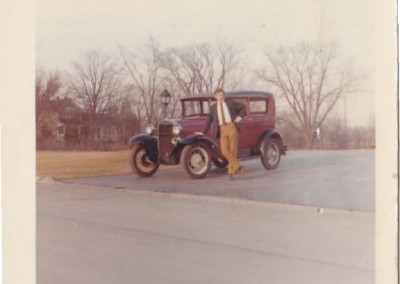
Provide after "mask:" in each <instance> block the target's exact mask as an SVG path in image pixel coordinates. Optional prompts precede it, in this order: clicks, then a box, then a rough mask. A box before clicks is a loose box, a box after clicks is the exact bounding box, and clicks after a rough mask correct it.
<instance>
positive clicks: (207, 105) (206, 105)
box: [202, 101, 210, 114]
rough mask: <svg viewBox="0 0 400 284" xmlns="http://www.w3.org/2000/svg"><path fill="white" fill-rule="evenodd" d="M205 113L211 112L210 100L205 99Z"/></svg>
mask: <svg viewBox="0 0 400 284" xmlns="http://www.w3.org/2000/svg"><path fill="white" fill-rule="evenodd" d="M202 103H203V114H209V113H210V102H209V101H203V102H202Z"/></svg>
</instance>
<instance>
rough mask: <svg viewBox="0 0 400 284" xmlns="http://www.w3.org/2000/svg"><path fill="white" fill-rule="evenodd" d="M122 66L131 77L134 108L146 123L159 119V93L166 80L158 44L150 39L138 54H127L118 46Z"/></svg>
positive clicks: (160, 112)
mask: <svg viewBox="0 0 400 284" xmlns="http://www.w3.org/2000/svg"><path fill="white" fill-rule="evenodd" d="M120 53H121V56H122V59H123V62H124V66H125V68H126V70H127V71H128V74H129V77H130V78H131V79H132V84H131V85H132V93H133V96H134V102H135V105H136V109H137V110H138V111H139V112H140V115H139V116H140V117H145V119H146V121H147V123H155V122H157V121H158V120H159V119H160V116H161V114H162V111H161V110H160V101H159V95H160V93H161V92H162V90H163V89H164V88H165V87H166V84H167V81H166V80H165V76H164V75H163V70H162V67H161V60H160V57H161V53H160V48H159V46H158V44H157V43H156V42H155V41H154V40H153V39H150V40H149V42H148V44H147V45H146V48H145V50H144V51H142V52H140V54H134V53H131V54H130V55H128V54H127V53H126V52H124V51H123V50H122V48H121V47H120Z"/></svg>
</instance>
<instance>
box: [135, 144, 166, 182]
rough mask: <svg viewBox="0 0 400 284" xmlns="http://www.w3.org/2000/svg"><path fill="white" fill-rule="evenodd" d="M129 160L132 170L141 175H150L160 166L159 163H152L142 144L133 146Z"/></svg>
mask: <svg viewBox="0 0 400 284" xmlns="http://www.w3.org/2000/svg"><path fill="white" fill-rule="evenodd" d="M129 162H130V165H131V169H132V171H133V172H134V173H135V174H137V175H139V176H141V177H150V176H152V175H153V174H154V173H155V172H156V171H157V170H158V167H159V166H160V164H159V163H154V162H153V161H151V160H150V159H149V157H148V156H147V155H146V150H145V149H144V146H143V145H141V144H136V145H135V146H133V148H132V152H131V155H130V158H129Z"/></svg>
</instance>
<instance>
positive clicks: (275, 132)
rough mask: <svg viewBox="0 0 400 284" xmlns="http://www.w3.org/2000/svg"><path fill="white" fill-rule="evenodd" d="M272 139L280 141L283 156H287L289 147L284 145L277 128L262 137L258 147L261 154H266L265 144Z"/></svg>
mask: <svg viewBox="0 0 400 284" xmlns="http://www.w3.org/2000/svg"><path fill="white" fill-rule="evenodd" d="M271 138H274V139H276V140H278V142H279V148H280V151H281V154H282V155H286V149H287V147H286V146H284V145H283V139H282V135H281V134H280V133H279V131H278V130H277V129H275V128H271V129H268V130H266V131H265V132H264V133H263V134H262V135H261V137H260V140H259V141H258V145H259V149H260V151H261V153H263V154H264V148H265V144H266V143H267V141H268V140H269V139H271Z"/></svg>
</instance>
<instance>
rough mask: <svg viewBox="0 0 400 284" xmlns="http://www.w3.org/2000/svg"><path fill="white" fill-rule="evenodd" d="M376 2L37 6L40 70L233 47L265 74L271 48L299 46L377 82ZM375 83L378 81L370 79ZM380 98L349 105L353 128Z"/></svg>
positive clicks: (85, 0) (138, 0) (149, 1)
mask: <svg viewBox="0 0 400 284" xmlns="http://www.w3.org/2000/svg"><path fill="white" fill-rule="evenodd" d="M375 2H376V1H375V0H326V1H322V0H302V1H298V0H291V1H284V0H281V1H278V0H276V1H270V0H247V1H243V0H240V1H236V0H230V1H228V0H221V1H218V0H202V1H191V0H168V1H162V0H129V1H128V0H114V1H102V0H96V1H95V0H79V1H78V0H69V1H53V0H37V6H36V9H37V14H36V15H37V26H36V47H37V49H36V55H37V63H38V65H39V66H41V67H43V68H45V69H48V70H52V69H59V70H69V69H70V67H71V61H72V60H75V59H77V58H78V57H79V55H80V54H82V53H83V52H85V51H87V50H91V49H102V50H104V51H110V52H116V49H117V44H119V45H121V46H123V47H124V48H128V49H131V48H137V47H141V46H143V45H144V44H145V43H146V42H147V41H148V40H149V37H150V36H151V37H153V38H154V39H155V40H156V41H157V42H158V43H160V44H161V47H180V46H184V45H188V44H191V43H200V42H215V41H217V40H218V39H222V40H225V41H227V42H232V43H234V44H235V45H236V46H237V47H239V48H242V49H243V50H244V55H245V57H246V61H247V62H249V63H250V64H251V65H254V66H259V65H261V64H262V62H263V61H265V57H264V55H263V54H264V51H265V50H266V49H268V48H274V47H278V46H288V45H293V44H297V43H299V42H303V41H304V42H316V41H318V42H323V43H331V42H333V43H335V44H337V45H338V47H339V51H340V55H341V56H343V58H346V60H354V61H355V64H356V66H358V67H359V68H360V69H361V70H362V71H363V72H365V73H368V74H369V75H370V76H373V74H372V70H373V66H374V65H375V64H376V63H375V62H374V57H375V56H374V38H373V34H374V5H375V4H376V3H375ZM371 80H373V78H372V79H371ZM372 111H373V96H372V95H367V96H365V97H363V98H354V99H351V100H350V103H348V114H349V117H350V121H349V123H350V125H351V124H355V125H356V124H364V123H365V122H367V121H368V120H369V117H370V112H372Z"/></svg>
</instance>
